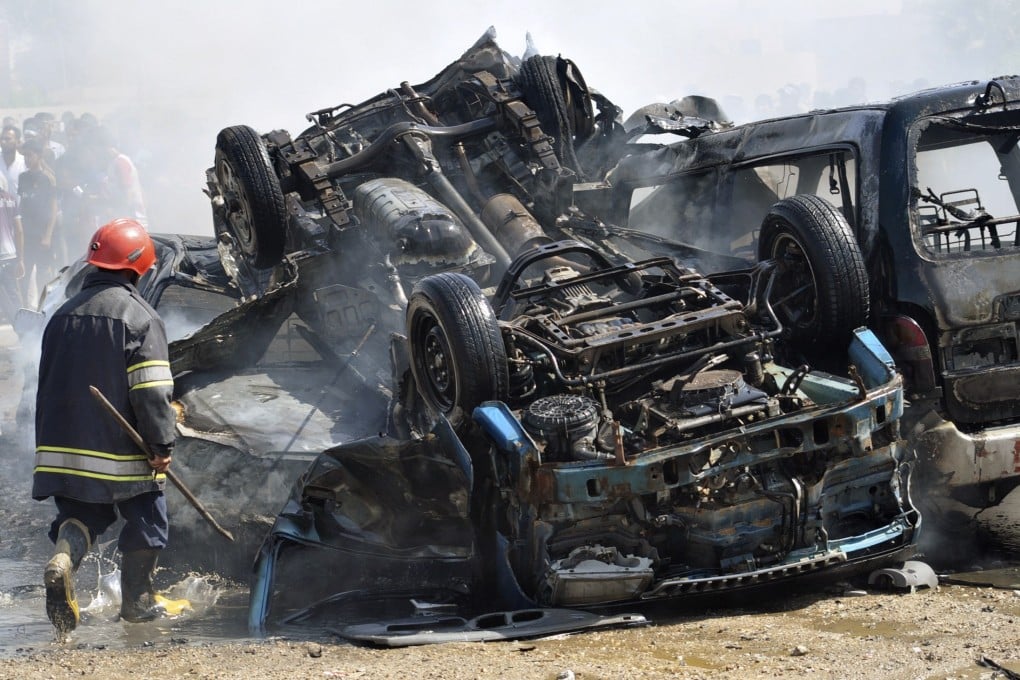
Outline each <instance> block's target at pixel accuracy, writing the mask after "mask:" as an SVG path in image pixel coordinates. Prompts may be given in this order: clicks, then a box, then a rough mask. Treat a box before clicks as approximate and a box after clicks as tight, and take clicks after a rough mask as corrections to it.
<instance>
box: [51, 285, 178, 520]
mask: <svg viewBox="0 0 1020 680" xmlns="http://www.w3.org/2000/svg"><path fill="white" fill-rule="evenodd" d="M90 385H95V386H96V387H97V388H99V390H100V391H101V392H102V393H103V394H104V395H105V396H106V398H107V399H108V400H109V401H110V402H111V403H112V404H113V405H114V406H116V407H117V410H118V411H120V413H121V414H122V415H123V416H124V418H125V419H126V420H127V421H128V422H129V423H131V424H132V425H133V426H134V428H135V429H136V430H137V431H138V433H139V434H140V435H141V437H142V439H143V440H144V441H145V442H146V443H147V444H150V445H152V446H153V448H154V449H156V450H157V451H163V450H165V447H167V446H172V445H173V441H174V424H175V414H174V410H173V408H172V407H171V406H170V400H171V398H172V396H173V376H172V374H171V372H170V362H169V361H168V354H167V341H166V329H165V327H164V325H163V321H162V320H161V319H160V318H159V315H158V314H157V313H156V311H155V310H154V309H153V308H152V307H151V306H149V304H148V303H147V302H146V301H145V300H143V299H142V297H141V295H139V293H138V290H137V289H136V288H135V287H134V286H133V285H131V284H130V283H129V282H128V281H127V280H125V279H124V278H122V277H120V276H118V275H117V274H115V273H113V272H107V271H102V270H99V271H96V272H93V273H91V274H89V275H88V276H87V277H86V279H85V282H84V284H83V286H82V290H81V292H80V293H78V294H77V295H75V296H74V297H73V298H71V299H70V300H68V301H67V302H66V303H64V305H63V306H62V307H61V308H60V309H59V310H57V312H56V313H55V314H54V315H53V317H52V318H51V319H50V320H49V323H48V324H47V325H46V331H45V333H44V334H43V340H42V358H41V360H40V363H39V391H38V393H37V396H36V420H35V431H36V454H35V473H34V475H33V485H32V497H33V498H36V499H40V500H41V499H43V498H47V497H49V496H62V497H65V498H74V499H76V500H79V501H84V502H87V503H115V502H119V501H122V500H125V499H128V498H131V497H134V496H137V495H139V494H141V493H145V492H149V491H157V490H162V489H163V487H164V486H165V484H166V475H164V474H158V475H157V474H155V473H154V471H153V469H152V468H151V467H149V464H148V462H147V461H146V458H145V455H144V454H143V453H142V452H141V451H140V450H139V449H138V447H137V446H136V445H135V443H134V442H133V441H132V440H131V439H130V437H129V436H128V435H127V434H125V433H124V432H123V431H122V430H121V428H120V426H119V425H118V424H117V422H116V421H115V420H114V419H113V418H112V417H111V415H110V414H109V413H107V412H106V411H105V410H104V409H103V407H102V405H100V404H99V403H98V402H97V401H96V399H95V397H94V396H93V395H92V393H91V392H90V391H89V386H90Z"/></svg>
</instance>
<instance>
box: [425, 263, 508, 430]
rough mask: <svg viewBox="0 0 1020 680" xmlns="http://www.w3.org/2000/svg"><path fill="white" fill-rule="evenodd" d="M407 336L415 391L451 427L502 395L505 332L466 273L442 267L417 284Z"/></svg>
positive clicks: (505, 377)
mask: <svg viewBox="0 0 1020 680" xmlns="http://www.w3.org/2000/svg"><path fill="white" fill-rule="evenodd" d="M407 339H408V344H409V347H408V350H409V353H410V363H411V373H412V374H413V375H414V380H415V383H416V384H417V388H418V392H419V393H420V394H421V396H422V399H423V400H424V401H425V403H427V404H428V406H429V407H430V408H431V409H433V410H435V411H437V412H439V413H442V414H443V415H445V416H446V417H447V419H449V420H450V423H451V424H452V425H453V426H454V427H458V426H459V425H461V424H462V423H463V422H464V421H465V420H466V419H467V418H468V417H470V415H471V412H472V411H473V410H474V408H475V407H476V406H478V405H479V404H481V403H482V402H483V401H487V400H490V399H499V400H506V398H507V393H508V384H509V376H508V371H507V358H506V349H505V347H504V345H503V335H502V333H501V332H500V329H499V325H498V323H497V321H496V315H495V313H494V312H493V311H492V307H491V305H489V302H488V300H486V299H485V296H484V295H483V294H482V291H481V290H480V289H479V288H478V284H476V283H475V282H474V281H472V280H471V279H470V278H468V277H467V276H464V275H463V274H456V273H451V272H445V273H442V274H435V275H433V276H426V277H424V278H422V279H421V280H419V281H418V283H417V284H415V286H414V290H413V291H412V293H411V298H410V300H409V301H408V305H407Z"/></svg>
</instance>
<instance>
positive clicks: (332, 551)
mask: <svg viewBox="0 0 1020 680" xmlns="http://www.w3.org/2000/svg"><path fill="white" fill-rule="evenodd" d="M619 113H620V112H619V110H618V109H617V107H616V106H615V105H613V104H612V102H611V101H609V100H608V99H607V98H605V97H604V96H603V95H601V94H600V93H598V92H596V91H595V90H593V89H591V88H589V87H588V86H587V84H586V83H585V81H584V78H583V77H582V76H581V74H580V72H579V70H578V69H577V67H576V65H574V64H572V63H571V62H569V61H568V60H565V59H562V58H558V57H546V56H541V55H531V56H528V57H527V58H525V59H523V60H521V59H518V58H516V57H513V56H511V55H509V54H507V53H506V52H504V51H503V50H502V49H501V48H500V47H499V46H498V45H497V44H496V43H495V41H494V39H493V36H492V34H491V33H490V34H486V35H485V36H483V37H482V38H481V39H480V40H479V41H478V42H477V43H476V44H475V45H474V46H473V47H472V48H471V49H469V50H468V51H467V52H466V53H465V54H464V55H463V56H462V57H461V58H460V59H458V60H457V61H455V62H454V63H453V64H451V65H449V66H448V67H447V68H446V69H444V70H443V71H442V72H440V73H439V74H438V75H437V76H435V77H434V78H433V79H431V80H429V81H427V82H425V83H423V84H420V85H416V86H411V85H410V84H409V83H406V82H405V83H402V84H401V85H400V86H399V87H398V88H394V89H391V90H388V91H386V92H384V93H382V94H380V95H378V96H377V97H375V98H372V99H370V100H368V101H366V102H364V103H361V104H358V105H346V104H345V105H341V106H338V107H332V108H328V109H323V110H320V111H316V112H313V113H312V114H309V119H310V121H311V122H312V125H311V127H309V128H308V129H306V130H305V131H303V132H301V133H300V134H298V135H296V136H291V135H290V134H289V133H288V132H286V131H284V130H275V131H271V132H268V133H265V134H259V133H257V132H256V131H255V130H253V129H252V128H250V127H247V126H244V125H235V126H231V127H228V128H225V129H224V130H223V131H222V132H221V133H220V135H219V136H218V139H217V144H216V154H215V161H214V165H213V167H211V168H210V169H209V170H208V172H207V193H208V194H209V196H210V199H211V205H212V209H213V217H214V223H215V225H216V232H217V235H218V238H219V240H220V244H221V246H222V247H223V250H224V252H225V253H227V257H228V258H229V259H230V261H231V262H233V263H235V264H236V272H237V273H238V274H239V275H241V277H242V278H243V279H244V280H245V281H247V282H248V284H247V285H250V286H251V287H250V288H248V289H244V290H243V292H244V294H245V295H247V296H251V297H252V299H254V300H258V299H260V297H265V296H272V295H273V294H274V291H275V290H277V286H279V285H280V284H279V282H281V281H289V282H290V283H287V284H286V285H296V286H298V287H301V289H302V290H303V291H304V292H303V294H301V295H298V296H297V300H298V301H297V302H295V309H294V311H295V313H296V314H297V315H298V316H300V318H302V319H303V320H304V321H305V322H306V323H307V324H308V327H309V328H310V329H311V330H312V331H313V332H314V333H315V334H316V336H317V337H319V338H321V339H322V340H324V341H325V343H326V344H328V345H329V346H330V347H332V348H333V349H334V351H336V352H337V353H338V354H344V353H346V354H348V355H349V356H354V355H355V354H358V356H359V361H365V362H366V363H371V361H370V360H368V359H367V358H364V357H363V355H362V354H361V352H365V353H368V352H372V351H374V352H375V353H376V354H375V356H376V357H378V356H379V354H380V353H381V352H382V351H385V352H386V354H387V357H386V359H387V364H388V365H389V366H391V368H392V381H391V383H390V386H389V391H390V396H391V399H390V402H389V407H388V410H387V413H388V419H387V423H386V427H385V429H381V430H380V431H379V433H378V435H376V436H372V437H366V438H362V439H357V440H353V441H347V442H345V443H342V444H340V445H339V446H336V447H333V448H330V449H328V450H326V451H325V452H323V453H322V454H321V455H320V456H319V457H318V458H317V459H316V460H315V462H313V463H312V465H311V466H310V467H309V468H308V470H307V471H306V472H305V473H304V474H303V475H302V477H301V478H300V479H299V480H298V482H297V483H296V484H295V486H294V490H293V493H292V495H291V498H290V500H289V501H288V502H287V504H286V506H285V507H284V509H283V511H282V512H281V513H280V514H279V516H278V517H277V520H276V523H275V525H274V528H273V530H272V531H271V532H270V534H269V536H268V537H267V539H266V541H265V543H264V544H263V547H262V549H261V551H260V554H259V557H258V560H257V563H256V567H255V574H256V580H255V583H254V585H253V588H252V603H251V610H250V623H251V625H252V627H253V628H256V629H260V628H261V627H262V626H263V625H264V624H265V623H266V621H267V619H268V617H269V612H270V608H271V607H270V605H271V604H273V606H274V607H275V608H276V609H285V608H286V607H284V606H282V604H281V603H282V602H283V600H285V599H290V598H291V597H292V596H296V597H297V598H298V599H304V600H305V602H304V605H306V606H307V605H308V603H309V602H312V603H313V606H314V603H316V602H319V603H323V602H327V603H332V604H336V603H338V602H339V601H340V600H343V599H345V598H350V599H352V600H357V599H358V598H362V597H366V596H367V597H369V598H371V599H373V601H375V600H378V598H380V597H384V596H385V595H386V594H389V595H392V594H394V593H404V594H408V599H409V600H415V601H419V602H420V601H421V599H422V597H423V593H434V592H436V591H443V592H445V593H447V595H448V596H449V597H450V598H451V599H452V600H456V601H457V602H458V603H460V604H461V605H463V604H464V601H465V600H467V601H468V604H467V609H468V610H470V609H472V608H473V609H474V611H475V612H478V611H491V610H492V609H493V608H499V607H506V608H510V609H522V608H523V609H528V610H530V609H531V608H533V607H536V606H539V607H592V606H608V605H619V604H621V603H634V602H646V601H656V600H667V599H674V598H683V597H687V596H694V595H698V594H705V593H723V592H731V591H735V590H742V589H746V588H752V587H756V586H761V585H767V584H772V583H782V582H786V581H787V580H789V579H792V578H796V577H803V576H817V575H820V574H826V575H831V574H836V573H846V572H850V571H856V570H860V569H865V568H871V567H874V566H878V565H880V564H883V563H888V562H894V561H897V560H902V559H904V558H905V556H907V555H909V554H911V553H912V552H913V550H914V542H915V538H916V534H917V529H918V526H919V517H918V514H917V512H916V510H915V509H914V507H913V504H912V502H911V499H910V494H909V479H910V471H911V467H912V464H911V460H910V456H909V453H908V451H907V448H906V447H905V445H904V442H903V440H902V436H901V433H900V429H899V419H900V416H901V414H902V407H903V392H902V384H901V378H900V376H899V374H898V373H897V372H896V370H895V368H894V366H893V362H892V360H891V358H890V356H889V355H888V353H887V352H886V350H885V349H884V348H883V347H882V345H881V344H880V343H879V342H878V341H877V340H876V338H875V336H874V334H873V333H872V332H871V331H868V330H866V329H863V328H861V326H862V325H863V324H864V322H865V321H866V320H867V318H868V309H869V293H868V287H867V278H866V276H865V273H864V268H863V261H862V259H861V254H860V250H859V247H858V245H857V243H856V241H855V239H854V237H853V234H852V232H851V231H850V230H849V229H848V228H847V227H846V225H845V222H840V221H839V220H838V219H837V216H835V215H834V211H825V210H824V207H823V206H818V205H816V204H815V203H814V202H812V201H810V200H802V199H794V200H790V201H787V202H785V203H784V202H779V203H778V204H777V206H776V207H775V210H774V212H775V216H774V218H773V223H774V224H773V226H772V227H771V232H772V235H771V238H772V239H773V240H774V241H775V242H776V243H777V244H779V245H777V246H776V250H775V252H771V253H768V254H767V256H765V257H762V258H760V259H759V260H756V261H755V262H753V263H749V262H746V261H744V260H743V259H741V258H740V257H736V256H733V255H730V254H722V255H720V254H718V253H713V252H711V251H710V250H708V249H703V248H699V247H696V246H695V245H691V244H685V243H683V242H681V241H679V240H677V239H672V238H670V237H668V236H661V235H656V234H652V233H649V232H648V230H645V229H634V228H632V227H630V226H628V225H626V223H625V221H624V222H612V221H610V220H607V219H605V215H607V214H608V213H607V211H608V210H611V209H612V207H613V201H614V197H615V196H616V194H615V192H614V188H613V186H612V183H611V182H612V178H613V176H614V174H615V173H616V172H617V171H618V170H619V168H620V167H621V165H622V164H623V163H625V162H626V161H627V159H628V158H631V157H632V156H643V155H647V154H653V155H654V154H659V150H658V147H655V146H652V147H649V146H648V145H647V144H644V143H642V142H641V140H640V139H639V137H640V136H641V135H642V134H643V133H644V132H645V131H644V130H642V131H637V132H633V131H631V132H628V131H627V130H626V129H625V128H624V126H623V125H622V124H621V123H620V121H619ZM714 125H715V124H714V123H713V122H712V121H710V120H706V119H701V118H695V117H689V118H688V119H687V120H685V121H684V124H683V127H685V128H686V127H690V126H693V127H697V128H705V129H709V128H712V127H714ZM656 167H658V166H656ZM649 174H651V173H649ZM805 235H808V237H810V238H811V239H813V243H815V244H816V245H817V248H816V249H815V250H813V251H812V252H810V253H807V254H806V255H805V254H801V256H800V257H789V256H788V255H789V253H788V252H787V251H789V250H792V244H793V243H795V242H798V241H799V240H802V239H803V238H805ZM832 252H836V253H838V255H839V259H838V260H837V261H836V263H837V265H838V266H839V267H841V268H842V269H843V270H844V273H843V276H842V277H840V278H839V280H838V281H837V282H836V283H835V284H833V283H832V282H831V280H830V279H827V278H822V277H819V278H809V283H810V286H811V287H812V292H811V293H810V295H811V296H814V298H817V299H819V300H820V299H823V298H824V299H825V300H828V301H832V300H836V301H838V302H839V304H826V305H822V306H821V307H823V308H822V309H821V311H820V312H819V313H817V314H812V315H810V317H809V316H807V315H805V316H803V317H798V316H796V315H791V314H790V313H789V310H790V309H791V308H792V305H791V304H790V299H791V297H792V296H794V295H797V294H801V295H803V292H802V291H801V290H800V289H801V288H803V277H804V275H805V274H804V273H805V272H813V271H820V270H822V269H823V265H825V264H826V262H824V261H822V260H818V259H817V258H818V257H824V256H825V255H826V254H829V253H832ZM705 268H707V270H708V271H711V272H713V273H712V274H711V275H703V274H701V273H699V271H700V270H702V269H705ZM812 299H813V298H812V297H810V296H809V297H808V305H809V306H810V304H811V300H812ZM366 329H379V330H384V331H386V332H387V333H388V335H389V338H390V341H389V342H388V343H378V342H377V343H374V348H373V347H370V345H372V344H373V343H369V345H365V344H364V340H363V339H364V337H365V332H366ZM790 330H792V331H793V335H794V337H795V338H798V339H799V340H800V341H801V342H803V343H807V342H808V340H809V339H811V338H813V339H814V341H815V342H816V344H818V343H824V344H825V347H824V352H816V354H818V355H819V356H824V357H827V358H829V359H830V363H832V364H833V370H832V371H831V372H823V371H820V370H816V369H812V368H810V366H809V365H808V364H807V363H805V362H803V361H797V362H796V363H792V364H791V363H790V362H789V359H790V358H791V357H798V358H799V357H800V356H801V355H800V354H799V353H798V354H794V353H792V352H791V351H790V350H789V349H788V346H789V348H793V347H794V346H795V345H794V342H793V341H791V340H788V337H789V336H790V332H789V331H790ZM833 356H835V357H837V358H836V359H832V357H833ZM848 365H849V366H851V368H850V369H849V373H848V372H847V371H848V369H847V366H848ZM840 374H842V375H840ZM316 560H323V561H324V562H325V565H324V567H323V568H321V569H313V568H311V567H310V565H311V564H312V563H313V562H314V561H316ZM288 584H289V585H288ZM289 586H296V587H289ZM316 590H321V592H319V593H315V591H316ZM316 594H317V595H319V596H321V598H324V599H317V598H316V596H315V595H316ZM366 594H367V595H366ZM429 597H431V595H430V596H429ZM292 605H293V606H295V607H297V609H298V610H301V607H300V606H298V605H297V604H296V603H288V604H287V607H292ZM303 611H304V614H301V615H300V616H304V615H307V614H308V611H309V610H308V609H307V607H306V608H305V609H304V610H303ZM458 611H464V610H463V609H460V610H458ZM419 613H420V612H419ZM511 618H512V617H511ZM462 620H463V621H464V622H465V625H466V621H467V619H462ZM417 621H418V623H419V624H420V625H425V626H429V625H434V624H435V619H429V618H428V617H425V618H419V619H417ZM409 627H410V628H413V627H415V626H414V624H411V623H406V622H405V623H400V624H399V625H398V626H397V628H400V629H401V630H408V629H409Z"/></svg>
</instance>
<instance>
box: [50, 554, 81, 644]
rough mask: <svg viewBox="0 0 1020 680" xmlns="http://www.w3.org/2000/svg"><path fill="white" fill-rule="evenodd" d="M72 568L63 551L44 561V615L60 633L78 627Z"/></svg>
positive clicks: (69, 559)
mask: <svg viewBox="0 0 1020 680" xmlns="http://www.w3.org/2000/svg"><path fill="white" fill-rule="evenodd" d="M73 577H74V569H73V567H72V565H71V558H70V557H69V556H68V555H65V554H63V553H61V554H59V555H54V556H53V558H52V559H50V561H49V562H47V563H46V572H45V573H44V575H43V583H44V585H45V586H46V616H47V617H48V618H49V620H50V623H52V624H53V626H54V628H56V629H57V630H58V631H59V632H60V633H69V632H71V631H72V630H74V629H75V628H77V627H78V621H79V620H80V613H79V610H78V600H77V599H76V598H75V596H74V578H73Z"/></svg>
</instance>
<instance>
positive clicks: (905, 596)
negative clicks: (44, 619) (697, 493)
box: [0, 585, 1020, 680]
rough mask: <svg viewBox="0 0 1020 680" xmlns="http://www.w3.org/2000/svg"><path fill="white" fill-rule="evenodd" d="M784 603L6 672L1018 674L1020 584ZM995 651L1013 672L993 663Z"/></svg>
mask: <svg viewBox="0 0 1020 680" xmlns="http://www.w3.org/2000/svg"><path fill="white" fill-rule="evenodd" d="M774 607H775V608H773V609H770V610H769V609H756V610H726V611H718V612H708V613H700V614H698V615H694V616H689V617H684V618H679V619H676V620H674V621H672V622H670V623H668V624H661V623H660V624H658V625H653V626H650V627H645V628H632V629H623V630H610V631H600V632H595V633H586V634H582V635H574V636H569V637H568V636H558V637H553V638H545V639H540V640H530V641H523V642H520V641H518V642H489V643H452V644H445V645H432V646H425V647H412V648H404V649H374V648H367V647H354V646H350V645H348V644H345V643H343V642H340V641H339V640H337V639H322V640H319V641H311V642H310V641H297V640H285V639H271V640H268V641H264V642H254V641H253V642H241V643H227V644H216V645H203V646H197V645H190V644H188V643H187V641H185V640H177V641H176V642H175V643H170V644H168V645H165V646H154V647H149V648H144V647H143V648H138V649H128V650H118V651H111V650H105V649H68V650H66V651H53V652H46V653H33V652H31V651H30V650H24V651H23V655H21V656H17V657H15V658H8V659H0V677H3V678H22V679H24V680H42V679H44V678H46V679H49V678H58V679H59V678H82V677H86V678H104V679H106V678H109V679H111V680H112V679H117V678H125V679H126V678H168V677H188V678H191V677H194V678H264V679H271V678H280V679H283V678H287V679H293V678H507V679H510V678H548V679H550V680H551V679H555V678H563V679H566V678H576V679H577V680H582V679H589V678H591V679H594V678H748V677H791V678H798V677H811V678H844V679H848V680H852V679H855V678H904V679H907V678H923V679H931V680H943V679H947V678H954V679H965V678H966V679H974V680H978V679H987V680H991V679H993V678H1008V677H1018V676H1010V675H1008V674H1007V672H1008V671H1012V672H1014V673H1020V646H1018V644H1017V643H1018V641H1020V625H1018V623H1020V590H1003V589H992V588H975V587H967V586H947V585H943V586H941V587H940V588H939V589H938V590H935V591H931V590H927V589H924V590H918V591H917V592H915V593H906V592H901V593H890V592H881V591H854V590H850V591H846V592H844V593H843V594H842V595H835V594H824V593H816V594H813V595H798V596H795V597H793V598H790V599H788V600H786V601H785V602H783V603H782V604H780V605H774ZM982 658H985V659H988V660H990V661H991V663H993V664H998V665H1000V666H1001V667H1003V668H1005V669H1007V672H1004V671H1001V670H999V671H996V670H994V668H993V667H990V666H987V665H982V664H981V660H982Z"/></svg>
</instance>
